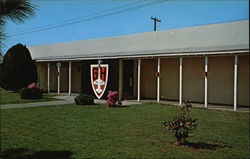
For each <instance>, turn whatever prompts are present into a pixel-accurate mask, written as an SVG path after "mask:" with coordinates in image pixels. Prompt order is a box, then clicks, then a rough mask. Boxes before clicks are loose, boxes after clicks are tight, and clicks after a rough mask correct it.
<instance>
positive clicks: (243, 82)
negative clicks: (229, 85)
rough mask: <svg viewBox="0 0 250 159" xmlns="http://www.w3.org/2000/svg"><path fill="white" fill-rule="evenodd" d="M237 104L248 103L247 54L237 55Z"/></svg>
mask: <svg viewBox="0 0 250 159" xmlns="http://www.w3.org/2000/svg"><path fill="white" fill-rule="evenodd" d="M237 97H238V105H248V106H249V105H250V104H249V55H244V56H242V55H239V56H238V95H237Z"/></svg>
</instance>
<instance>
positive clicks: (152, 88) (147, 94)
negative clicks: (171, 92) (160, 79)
mask: <svg viewBox="0 0 250 159" xmlns="http://www.w3.org/2000/svg"><path fill="white" fill-rule="evenodd" d="M156 68H157V59H142V60H141V97H142V98H154V99H155V98H156V71H157V69H156Z"/></svg>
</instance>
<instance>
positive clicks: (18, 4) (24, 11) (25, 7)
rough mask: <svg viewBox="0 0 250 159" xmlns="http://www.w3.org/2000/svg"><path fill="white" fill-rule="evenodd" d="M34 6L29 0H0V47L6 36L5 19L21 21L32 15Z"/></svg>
mask: <svg viewBox="0 0 250 159" xmlns="http://www.w3.org/2000/svg"><path fill="white" fill-rule="evenodd" d="M34 10H35V6H34V5H33V4H31V3H30V2H29V0H0V47H1V46H3V42H2V41H3V40H4V39H5V38H6V35H5V33H4V25H5V23H6V20H7V19H11V20H12V21H14V22H23V21H24V20H25V19H27V18H30V17H32V16H33V15H34ZM0 52H1V48H0Z"/></svg>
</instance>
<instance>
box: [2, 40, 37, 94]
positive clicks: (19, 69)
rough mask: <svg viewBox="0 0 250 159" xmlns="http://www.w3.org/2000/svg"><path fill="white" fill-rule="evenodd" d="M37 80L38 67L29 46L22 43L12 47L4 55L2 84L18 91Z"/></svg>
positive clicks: (6, 87) (5, 87) (3, 86)
mask: <svg viewBox="0 0 250 159" xmlns="http://www.w3.org/2000/svg"><path fill="white" fill-rule="evenodd" d="M34 82H37V69H36V65H35V63H34V61H32V58H31V55H30V52H29V50H28V48H27V47H26V46H24V45H22V44H17V45H15V46H13V47H11V48H10V49H9V50H8V51H7V53H6V54H5V55H4V58H3V63H2V68H1V79H0V86H1V87H2V88H4V89H6V90H13V91H17V90H19V89H21V88H24V87H27V86H28V85H29V84H31V83H34Z"/></svg>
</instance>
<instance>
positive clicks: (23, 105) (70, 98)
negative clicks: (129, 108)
mask: <svg viewBox="0 0 250 159" xmlns="http://www.w3.org/2000/svg"><path fill="white" fill-rule="evenodd" d="M75 97H76V95H71V96H67V95H65V96H55V97H54V98H57V99H62V100H56V101H46V102H34V103H21V104H2V105H1V109H11V108H28V107H40V106H51V105H64V104H74V103H75V101H74V99H75ZM95 103H102V104H105V103H106V100H100V99H95ZM135 104H141V102H137V101H122V105H135Z"/></svg>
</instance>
